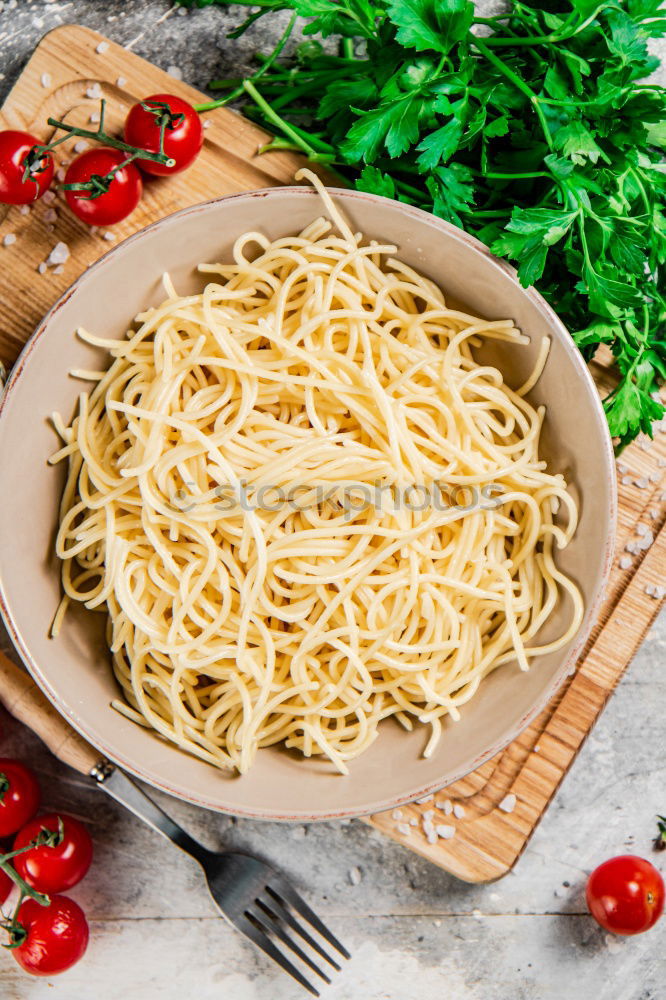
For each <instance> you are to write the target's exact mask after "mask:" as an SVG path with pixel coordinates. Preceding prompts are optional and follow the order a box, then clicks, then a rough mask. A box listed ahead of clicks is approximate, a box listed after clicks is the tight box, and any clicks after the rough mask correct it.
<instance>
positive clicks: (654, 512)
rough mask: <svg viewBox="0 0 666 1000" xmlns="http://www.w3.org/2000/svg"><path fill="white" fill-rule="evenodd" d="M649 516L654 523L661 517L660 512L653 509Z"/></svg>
mask: <svg viewBox="0 0 666 1000" xmlns="http://www.w3.org/2000/svg"><path fill="white" fill-rule="evenodd" d="M648 515H649V516H650V517H651V518H652V520H653V521H656V520H657V518H658V517H659V511H658V510H656V509H655V508H654V507H653V508H652V510H649V511H648Z"/></svg>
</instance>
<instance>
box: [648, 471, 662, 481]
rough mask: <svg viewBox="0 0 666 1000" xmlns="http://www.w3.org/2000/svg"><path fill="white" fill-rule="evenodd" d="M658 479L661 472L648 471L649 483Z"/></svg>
mask: <svg viewBox="0 0 666 1000" xmlns="http://www.w3.org/2000/svg"><path fill="white" fill-rule="evenodd" d="M660 480H661V472H651V473H650V482H651V483H658V482H659V481H660Z"/></svg>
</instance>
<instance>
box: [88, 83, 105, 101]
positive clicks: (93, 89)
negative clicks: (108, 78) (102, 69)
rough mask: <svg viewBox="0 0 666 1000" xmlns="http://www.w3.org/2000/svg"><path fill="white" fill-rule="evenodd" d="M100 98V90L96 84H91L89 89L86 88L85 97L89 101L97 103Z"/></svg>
mask: <svg viewBox="0 0 666 1000" xmlns="http://www.w3.org/2000/svg"><path fill="white" fill-rule="evenodd" d="M101 96H102V88H101V87H100V85H99V84H98V83H93V84H91V85H90V87H86V97H89V98H90V100H91V101H99V99H100V97H101Z"/></svg>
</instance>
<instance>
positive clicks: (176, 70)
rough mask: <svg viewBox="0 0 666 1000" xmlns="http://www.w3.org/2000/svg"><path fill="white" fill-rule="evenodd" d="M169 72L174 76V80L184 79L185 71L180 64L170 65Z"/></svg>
mask: <svg viewBox="0 0 666 1000" xmlns="http://www.w3.org/2000/svg"><path fill="white" fill-rule="evenodd" d="M167 73H168V74H169V76H172V77H173V78H174V80H182V79H183V71H182V69H181V68H180V66H168V67H167Z"/></svg>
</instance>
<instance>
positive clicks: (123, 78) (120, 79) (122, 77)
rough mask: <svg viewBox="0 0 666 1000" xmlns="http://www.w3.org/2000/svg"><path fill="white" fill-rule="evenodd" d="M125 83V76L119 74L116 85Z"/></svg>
mask: <svg viewBox="0 0 666 1000" xmlns="http://www.w3.org/2000/svg"><path fill="white" fill-rule="evenodd" d="M126 83H127V80H126V79H125V77H124V76H119V77H118V79H117V80H116V87H124V86H125V84H126Z"/></svg>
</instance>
